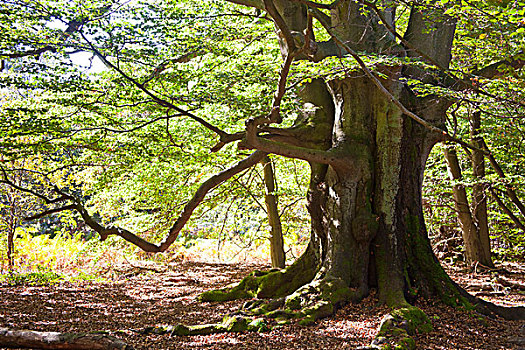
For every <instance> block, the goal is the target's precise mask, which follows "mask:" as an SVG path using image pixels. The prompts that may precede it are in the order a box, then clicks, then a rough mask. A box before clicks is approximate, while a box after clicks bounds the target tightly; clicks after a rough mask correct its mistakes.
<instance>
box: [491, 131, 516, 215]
mask: <svg viewBox="0 0 525 350" xmlns="http://www.w3.org/2000/svg"><path fill="white" fill-rule="evenodd" d="M482 142H483V148H484V149H485V150H486V153H485V155H486V156H487V158H488V159H489V162H490V165H491V166H492V168H493V169H494V171H495V172H496V174H498V176H499V177H500V178H502V179H504V178H506V176H505V173H504V172H503V169H501V167H500V166H499V164H498V162H497V161H496V158H494V156H493V155H492V153H491V152H490V150H489V148H488V146H487V143H486V142H485V140H484V139H482ZM505 192H506V194H507V196H508V197H509V199H510V200H511V201H512V203H514V205H515V206H516V207H518V209H519V211H520V213H521V215H523V216H524V217H525V205H523V203H522V202H521V201H520V199H519V198H518V195H517V194H516V191H514V190H513V189H512V188H511V187H510V186H509V185H507V184H506V185H505Z"/></svg>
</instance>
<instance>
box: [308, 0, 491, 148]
mask: <svg viewBox="0 0 525 350" xmlns="http://www.w3.org/2000/svg"><path fill="white" fill-rule="evenodd" d="M310 11H312V12H313V13H314V17H315V18H317V20H318V21H319V22H320V23H321V25H322V26H323V27H324V28H325V30H326V31H327V33H328V34H329V35H330V36H331V37H332V38H333V39H334V41H335V42H336V43H337V44H338V45H340V46H341V47H342V48H343V49H345V50H346V51H347V52H348V53H349V54H350V55H351V56H352V57H353V58H354V59H355V60H356V62H357V63H358V64H359V66H360V67H361V69H362V70H363V72H364V73H365V74H366V75H367V76H368V77H369V78H370V79H371V80H372V82H373V83H374V85H376V87H377V88H378V89H379V90H380V91H381V92H382V93H383V94H384V95H385V96H386V97H387V98H388V99H389V100H390V101H391V102H392V103H393V104H395V105H396V106H397V107H398V108H399V109H400V111H401V112H402V113H403V114H404V115H406V116H408V117H409V118H411V119H413V120H414V121H416V122H417V123H418V124H420V125H422V126H424V127H425V128H427V129H428V130H430V131H432V132H435V133H438V134H440V135H441V136H442V137H443V139H444V141H454V142H456V143H459V144H460V145H463V146H465V147H468V148H471V149H476V150H479V151H480V152H483V153H484V154H485V153H487V151H486V150H483V149H479V148H477V147H475V146H473V145H471V144H469V143H468V142H465V141H463V140H461V139H458V138H457V137H454V136H452V135H450V134H448V133H447V132H446V131H445V130H442V129H440V128H437V127H435V126H434V125H432V124H430V123H429V122H427V121H426V120H425V119H423V118H421V117H419V116H418V115H417V114H415V113H413V112H412V111H410V110H408V108H406V107H405V106H404V105H403V104H402V103H401V101H399V100H398V99H397V98H395V97H394V95H392V94H391V93H390V91H388V89H387V88H386V87H384V85H383V84H382V83H381V81H380V80H379V78H378V77H377V76H376V75H375V74H374V73H373V72H372V71H371V70H370V68H368V66H367V65H366V63H365V62H364V61H363V60H362V59H361V57H360V56H359V55H358V54H357V52H355V51H354V50H352V48H350V47H349V46H348V45H346V44H345V43H344V42H343V41H342V40H341V39H339V38H338V37H337V35H336V34H335V33H334V31H333V30H332V28H331V27H330V25H329V24H328V23H326V22H325V21H323V19H322V16H318V15H317V13H318V12H319V11H318V10H317V9H310Z"/></svg>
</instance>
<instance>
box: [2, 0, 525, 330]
mask: <svg viewBox="0 0 525 350" xmlns="http://www.w3.org/2000/svg"><path fill="white" fill-rule="evenodd" d="M0 6H1V7H0V34H2V35H1V39H0V58H2V62H3V63H2V67H3V71H2V73H1V75H0V84H1V87H2V111H1V114H0V130H1V132H2V139H1V140H0V146H1V148H0V157H1V159H0V160H1V161H2V172H3V180H2V182H3V183H4V184H7V185H9V186H11V187H12V188H15V189H17V190H19V191H22V192H24V193H26V194H30V195H33V196H35V197H37V198H39V200H40V201H43V202H44V203H46V204H48V206H47V207H46V208H45V209H43V210H40V211H38V212H34V213H32V214H31V218H32V219H37V218H40V217H43V216H46V215H49V214H53V213H58V212H63V211H71V210H72V211H74V212H76V213H77V215H79V216H80V217H81V218H82V220H83V221H84V222H85V223H86V224H87V225H88V226H89V227H90V228H91V229H93V230H94V231H96V232H98V234H99V235H100V237H101V239H103V240H104V239H106V238H107V237H108V236H110V235H117V236H120V237H122V238H123V239H125V240H127V241H129V242H131V243H133V244H135V245H137V246H139V247H140V248H141V249H143V250H145V251H148V252H161V251H165V250H166V249H168V247H169V246H170V245H171V244H172V243H173V242H174V241H175V240H176V239H177V236H178V234H179V232H180V231H181V229H182V228H183V227H184V225H185V224H186V223H187V222H188V220H189V219H190V217H191V215H192V214H193V213H194V211H195V210H199V209H198V208H199V205H200V204H201V203H202V202H203V200H204V199H205V198H208V199H210V198H211V199H214V200H215V203H220V201H221V198H224V197H221V195H224V193H225V192H221V191H218V193H216V194H213V193H212V190H213V189H215V188H217V187H218V186H220V185H222V184H224V183H228V184H234V183H235V181H238V179H239V176H240V175H242V174H245V173H246V172H247V171H248V170H249V169H250V168H253V167H254V166H255V165H256V164H258V163H260V162H261V161H262V160H263V159H264V158H265V157H266V156H267V154H275V155H279V156H283V157H284V158H289V159H294V160H295V159H299V160H304V161H306V162H307V163H308V165H309V167H310V168H309V169H308V168H307V167H306V166H305V167H304V168H302V170H301V171H302V172H303V175H304V174H306V173H308V172H309V173H310V182H309V184H308V185H305V184H304V183H305V181H304V180H301V181H303V186H304V187H308V189H307V194H306V206H307V209H308V214H309V216H310V218H311V239H310V245H309V246H308V248H307V251H306V252H305V253H304V254H303V256H302V257H301V258H300V259H298V260H297V261H296V262H295V263H294V264H293V265H292V266H290V267H289V268H288V269H286V270H283V271H278V272H276V271H273V272H270V273H268V274H264V275H261V276H259V275H257V274H254V275H251V276H248V277H247V279H246V280H244V281H243V282H241V284H239V285H238V286H237V287H235V288H233V289H231V290H223V291H213V292H210V293H208V294H205V295H204V296H203V298H204V300H228V299H231V298H242V297H253V296H257V297H261V298H282V297H286V302H284V301H282V300H281V301H282V303H280V304H279V305H278V306H277V307H286V308H287V310H288V309H293V310H297V309H299V308H300V309H302V311H300V312H295V313H293V315H294V317H303V321H304V323H308V322H311V321H312V320H315V319H316V318H319V317H324V316H327V315H329V314H331V313H333V311H334V309H335V308H336V307H338V306H339V305H340V304H342V303H344V302H346V301H349V300H354V301H357V300H360V299H362V298H363V297H364V296H366V295H367V294H368V293H369V290H370V288H374V287H377V288H378V290H379V295H380V299H381V300H382V301H384V302H386V303H387V304H388V305H389V306H392V307H402V308H403V309H402V310H404V311H401V313H400V314H399V315H397V316H399V317H398V318H403V317H404V318H409V317H416V316H417V315H419V313H418V311H415V310H414V309H413V308H411V307H409V306H408V305H409V302H410V300H411V298H414V297H416V296H418V295H425V296H432V297H439V298H441V299H442V300H443V301H445V302H447V303H449V304H466V303H468V302H472V303H475V301H474V299H472V298H470V297H469V296H468V295H466V294H465V293H463V292H464V291H461V290H460V289H459V288H458V287H457V286H456V285H455V284H454V283H453V282H452V281H451V280H450V279H449V278H448V277H447V276H446V274H445V273H444V271H443V270H442V268H441V267H439V264H438V263H437V261H436V260H435V257H434V256H433V254H432V250H431V246H430V243H429V238H428V232H427V229H426V227H425V223H424V218H423V203H422V201H421V195H422V183H423V172H424V170H425V165H426V162H427V159H428V156H429V154H430V152H431V150H432V149H433V146H434V145H435V144H436V143H438V142H443V143H446V144H447V145H449V146H447V147H458V148H461V149H463V150H464V152H465V154H466V155H468V156H469V157H471V158H472V159H473V161H472V164H478V165H479V164H480V162H481V163H483V158H484V157H485V158H487V160H488V163H490V165H491V168H490V170H488V172H487V173H486V174H485V172H484V171H483V172H482V171H481V170H480V169H481V168H479V167H477V166H474V167H473V170H472V171H470V170H469V171H466V174H467V176H465V177H462V176H461V174H459V175H454V176H452V177H451V182H452V185H454V190H458V191H459V190H460V189H461V188H465V187H467V188H471V187H472V190H469V191H471V192H472V194H473V197H474V198H477V199H475V203H481V202H482V201H483V199H482V198H481V197H483V196H484V193H489V192H490V193H491V194H492V195H493V198H494V202H492V203H493V204H492V205H493V206H495V205H498V206H499V207H500V208H502V209H501V211H500V212H501V213H503V214H505V215H506V216H507V217H509V218H510V220H511V221H512V223H510V224H509V222H510V221H509V219H506V222H507V224H506V225H507V227H512V229H514V230H523V222H524V220H523V217H525V209H524V207H523V204H522V203H521V198H523V193H522V191H521V188H519V187H520V185H521V184H522V183H523V174H521V173H520V167H521V165H522V164H523V159H524V158H523V139H524V138H523V137H522V133H523V126H524V122H525V121H524V119H523V114H524V109H525V97H524V95H523V91H524V90H523V87H524V79H523V78H524V74H525V70H524V69H523V66H524V65H525V53H524V51H523V50H524V42H525V40H524V39H525V22H524V20H523V18H524V15H525V3H524V2H523V1H520V0H514V1H496V0H494V1H477V0H471V1H449V0H439V1H437V0H427V1H409V2H405V1H392V0H389V1H379V2H369V1H366V0H355V1H354V0H342V1H341V0H336V1H333V2H331V1H309V0H231V1H218V0H214V1H129V2H120V1H94V2H90V3H89V4H88V3H84V2H77V1H74V2H71V1H33V0H6V1H4V3H3V4H2V5H0ZM78 57H84V59H83V60H82V61H80V60H79V59H78ZM86 65H87V67H86ZM90 66H91V68H90ZM95 67H98V68H97V69H95ZM476 157H477V158H476ZM431 159H433V158H431ZM447 159H448V158H447ZM474 159H477V160H478V162H477V163H475V161H474ZM22 160H24V161H25V162H29V163H31V164H32V168H30V169H26V167H25V166H22V165H21V164H26V163H22ZM449 160H450V159H449ZM457 162H458V163H459V160H458V161H457ZM231 163H233V165H228V166H226V164H231ZM285 164H290V163H285ZM450 164H451V163H449V166H450ZM483 164H484V163H483ZM464 165H465V164H464ZM287 166H288V167H290V166H289V165H284V166H283V167H284V169H286V167H287ZM282 169H283V168H282ZM19 172H22V173H24V174H26V175H25V176H26V177H25V180H24V181H22V182H20V183H16V182H15V181H14V180H12V177H13V175H15V174H18V173H19ZM431 172H432V171H431ZM213 173H215V175H210V174H213ZM281 173H282V174H283V176H290V177H291V178H293V172H291V171H290V172H288V175H285V172H284V171H281ZM470 173H472V176H470ZM443 174H444V172H443V171H442V169H441V170H439V169H438V170H436V171H435V172H434V174H433V175H434V176H433V179H440V178H441V179H443V177H444V175H443ZM435 181H438V180H435ZM248 182H249V181H248ZM297 182H300V181H297ZM245 184H246V183H245ZM245 184H244V185H242V184H241V186H236V185H235V186H233V188H237V189H238V190H239V191H240V190H242V189H243V188H245V187H246V185H245ZM286 191H290V192H293V191H294V190H293V189H291V188H288V189H286ZM261 192H262V191H261V187H259V194H261ZM434 193H435V192H434ZM227 194H228V193H227ZM503 194H505V197H503V196H502V195H503ZM454 195H455V197H454V198H456V204H457V203H458V202H460V200H458V198H460V197H458V194H457V193H456V192H455V193H454ZM465 195H466V193H465ZM480 196H481V197H480ZM461 198H463V197H461ZM438 200H439V198H438V199H437V201H438ZM480 205H481V204H480ZM475 206H476V205H475ZM499 210H500V209H498V211H499ZM477 215H478V214H477V211H476V210H475V209H474V210H473V213H471V215H470V218H471V221H472V220H474V221H476V220H478V221H479V217H480V216H477ZM520 215H521V216H520ZM122 218H126V220H122ZM473 218H474V219H473ZM115 223H118V225H115ZM462 224H463V221H462ZM474 224H475V225H476V226H479V223H478V222H475V223H474ZM520 225H521V226H520ZM152 227H154V228H155V230H158V231H159V232H160V231H162V229H166V230H167V231H168V233H167V234H166V235H164V236H163V237H164V240H163V241H162V242H161V243H158V244H156V243H151V242H150V241H149V240H148V239H145V238H144V237H143V236H141V235H140V234H138V233H137V232H140V231H142V232H144V231H147V230H148V229H151V228H152ZM477 232H478V233H479V229H478V231H477ZM516 232H521V231H516ZM480 239H481V240H483V238H480ZM487 239H488V238H487ZM467 255H468V254H467ZM473 256H474V255H470V256H469V255H468V256H467V257H468V258H469V259H471V260H475V259H477V258H473ZM488 259H489V260H490V253H489V258H488ZM487 264H488V263H487ZM278 300H280V299H278ZM481 304H482V305H481V306H482V307H485V308H487V310H490V311H493V312H499V313H500V314H502V315H505V316H507V317H511V318H519V317H523V316H522V315H523V309H516V310H513V311H511V312H510V313H508V312H506V311H502V310H501V309H500V308H496V307H494V306H489V305H485V304H484V303H481ZM268 305H269V304H268ZM272 305H273V304H272ZM283 305H284V306H283ZM271 307H273V306H271ZM267 308H270V306H267ZM258 310H259V311H261V310H260V308H259V309H258ZM265 311H268V310H267V309H265ZM270 311H273V310H270ZM298 315H299V316H298ZM397 316H396V317H397ZM423 323H424V322H423Z"/></svg>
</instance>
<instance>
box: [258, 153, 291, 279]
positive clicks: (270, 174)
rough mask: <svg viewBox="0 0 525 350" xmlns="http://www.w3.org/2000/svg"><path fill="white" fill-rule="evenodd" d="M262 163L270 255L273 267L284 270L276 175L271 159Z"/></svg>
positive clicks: (266, 158)
mask: <svg viewBox="0 0 525 350" xmlns="http://www.w3.org/2000/svg"><path fill="white" fill-rule="evenodd" d="M261 163H262V165H263V168H264V185H265V187H266V194H265V195H264V202H265V203H266V210H267V212H268V221H269V223H270V227H271V237H270V254H271V257H272V267H277V268H281V269H282V268H284V267H285V263H286V257H285V253H284V241H283V229H282V225H281V218H280V217H279V210H278V208H277V196H276V195H275V175H274V171H273V166H272V162H271V160H270V157H268V156H266V157H264V158H263V160H262V161H261Z"/></svg>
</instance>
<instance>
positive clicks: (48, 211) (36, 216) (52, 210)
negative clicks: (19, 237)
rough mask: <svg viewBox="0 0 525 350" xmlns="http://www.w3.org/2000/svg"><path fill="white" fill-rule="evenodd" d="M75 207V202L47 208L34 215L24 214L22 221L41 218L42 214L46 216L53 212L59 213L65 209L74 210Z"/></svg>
mask: <svg viewBox="0 0 525 350" xmlns="http://www.w3.org/2000/svg"><path fill="white" fill-rule="evenodd" d="M75 209H76V204H69V205H66V206H64V207H60V208H55V209H49V210H46V211H43V212H41V213H39V214H36V215H31V216H26V217H25V218H24V221H32V220H36V219H40V218H43V217H44V216H48V215H51V214H54V213H60V212H62V211H65V210H75Z"/></svg>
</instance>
